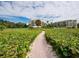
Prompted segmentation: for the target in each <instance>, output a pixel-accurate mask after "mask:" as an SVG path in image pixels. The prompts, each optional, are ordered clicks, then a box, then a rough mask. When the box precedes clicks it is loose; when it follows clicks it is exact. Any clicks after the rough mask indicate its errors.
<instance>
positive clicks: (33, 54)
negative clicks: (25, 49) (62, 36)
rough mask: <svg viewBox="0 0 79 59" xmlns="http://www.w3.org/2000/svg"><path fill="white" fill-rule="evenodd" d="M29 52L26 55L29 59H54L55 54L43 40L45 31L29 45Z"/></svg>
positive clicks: (44, 39)
mask: <svg viewBox="0 0 79 59" xmlns="http://www.w3.org/2000/svg"><path fill="white" fill-rule="evenodd" d="M31 49H32V50H31V51H30V52H29V53H28V56H29V58H56V57H57V56H56V54H55V52H54V51H52V50H51V49H52V48H51V46H50V45H48V44H47V42H46V38H45V31H42V33H40V34H39V35H38V36H37V37H36V39H35V41H34V42H33V44H32V45H31Z"/></svg>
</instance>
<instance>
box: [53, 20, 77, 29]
mask: <svg viewBox="0 0 79 59" xmlns="http://www.w3.org/2000/svg"><path fill="white" fill-rule="evenodd" d="M53 26H54V27H69V28H77V20H64V21H59V22H55V23H53Z"/></svg>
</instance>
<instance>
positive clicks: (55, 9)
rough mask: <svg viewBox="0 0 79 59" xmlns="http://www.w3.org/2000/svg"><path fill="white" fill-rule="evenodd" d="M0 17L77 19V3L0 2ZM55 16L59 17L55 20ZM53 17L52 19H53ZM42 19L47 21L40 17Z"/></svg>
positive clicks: (78, 15)
mask: <svg viewBox="0 0 79 59" xmlns="http://www.w3.org/2000/svg"><path fill="white" fill-rule="evenodd" d="M0 15H16V16H27V17H30V18H32V19H34V18H39V17H37V15H42V16H46V15H48V16H52V18H49V20H50V19H51V20H53V21H60V20H65V19H79V18H78V17H79V2H78V1H77V2H75V1H67V2H66V1H48V2H47V1H38V2H35V1H26V2H25V1H20V2H19V1H16V2H15V1H13V2H0ZM55 16H56V17H57V16H60V17H58V18H56V17H55ZM53 17H54V18H53ZM41 18H42V19H48V17H47V18H44V17H41Z"/></svg>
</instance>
